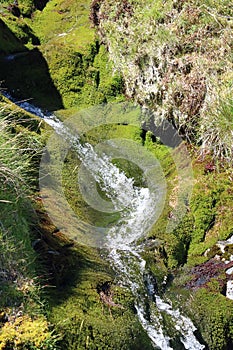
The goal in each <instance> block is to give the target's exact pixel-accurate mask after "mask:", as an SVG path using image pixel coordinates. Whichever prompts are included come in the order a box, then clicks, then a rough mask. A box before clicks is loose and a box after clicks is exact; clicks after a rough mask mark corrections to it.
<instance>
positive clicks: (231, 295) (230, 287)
mask: <svg viewBox="0 0 233 350" xmlns="http://www.w3.org/2000/svg"><path fill="white" fill-rule="evenodd" d="M226 297H227V298H228V299H231V300H233V281H227V291H226Z"/></svg>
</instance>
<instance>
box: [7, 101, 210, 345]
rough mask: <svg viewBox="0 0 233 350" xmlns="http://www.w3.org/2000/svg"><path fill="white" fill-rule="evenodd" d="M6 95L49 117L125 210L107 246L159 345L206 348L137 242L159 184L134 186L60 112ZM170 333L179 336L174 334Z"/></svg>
mask: <svg viewBox="0 0 233 350" xmlns="http://www.w3.org/2000/svg"><path fill="white" fill-rule="evenodd" d="M4 95H5V96H6V97H7V98H9V99H10V100H12V101H13V102H14V103H16V104H17V105H19V106H20V107H21V108H23V109H24V110H26V111H28V112H30V113H33V114H35V115H37V116H39V117H40V118H42V119H43V120H45V122H46V123H47V124H49V125H50V126H51V127H52V128H53V129H54V130H55V132H56V133H57V134H58V135H60V136H61V137H62V138H63V139H64V140H65V141H66V142H67V143H68V144H69V145H70V147H71V148H72V149H73V150H74V151H75V152H76V153H77V155H78V157H79V159H80V161H81V162H82V164H84V165H85V168H86V169H87V170H88V172H89V173H90V174H91V175H92V177H93V178H94V180H95V182H96V183H98V184H99V186H100V188H101V190H102V191H104V192H105V194H106V196H107V197H108V198H109V199H110V200H111V202H112V204H113V206H114V208H115V209H116V210H118V211H119V212H120V218H119V220H118V222H117V224H115V225H113V226H112V227H111V228H110V229H109V230H108V232H107V236H106V239H105V243H104V247H105V250H106V251H107V252H108V254H107V255H108V257H107V259H108V260H109V262H110V264H111V265H112V267H113V269H114V270H115V271H116V274H117V276H118V280H119V283H120V284H121V285H122V286H124V287H126V288H129V289H130V290H131V292H132V294H133V295H134V298H135V309H136V310H137V315H138V319H139V321H140V323H141V325H142V327H143V329H144V330H145V331H146V332H147V334H148V336H149V338H150V339H151V342H152V344H153V346H154V348H155V349H162V350H171V349H174V350H176V349H189V350H201V349H204V348H205V346H204V345H202V344H200V342H199V340H198V339H197V337H196V335H195V331H196V327H195V326H194V324H193V323H192V321H191V320H190V319H189V318H188V317H186V316H184V315H182V313H181V312H180V311H179V310H178V309H173V306H172V304H171V303H170V302H167V301H165V300H163V299H162V298H161V297H160V296H159V295H157V294H156V288H155V284H156V283H155V280H154V278H153V277H152V276H150V274H149V273H148V272H147V269H146V262H145V260H144V259H143V258H142V256H141V252H142V250H143V245H140V244H138V240H139V238H140V237H141V236H142V235H143V234H144V233H145V232H148V229H149V228H150V226H151V221H153V217H152V216H153V215H154V214H153V213H154V212H155V211H156V205H157V202H158V196H159V193H160V191H159V188H157V189H156V191H154V187H153V186H155V184H153V185H151V187H150V186H148V187H142V188H140V187H137V186H135V184H134V179H132V178H127V176H126V175H125V174H124V172H122V171H120V170H119V168H117V167H116V166H115V165H114V164H113V163H112V162H111V158H110V157H109V156H108V155H106V154H104V153H103V154H99V153H97V152H96V151H95V149H94V147H93V146H92V145H91V144H89V143H81V142H80V139H79V136H78V135H77V134H73V132H72V131H71V130H69V128H68V127H67V125H65V124H64V123H62V122H61V121H60V120H59V119H58V118H57V117H56V116H55V115H53V114H52V113H46V112H44V111H42V110H41V109H40V108H37V107H35V106H33V105H32V104H30V103H29V102H25V101H24V102H19V103H17V102H16V101H15V100H14V99H12V98H11V96H10V95H8V94H4ZM167 327H169V331H168V332H167V329H166V328H167ZM168 333H169V335H168ZM171 334H174V338H173V337H172V336H171Z"/></svg>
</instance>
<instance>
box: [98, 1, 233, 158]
mask: <svg viewBox="0 0 233 350" xmlns="http://www.w3.org/2000/svg"><path fill="white" fill-rule="evenodd" d="M232 18H233V8H232V4H231V3H230V1H221V2H219V3H217V2H216V1H215V0H207V1H198V0H189V1H183V0H178V1H173V0H170V1H165V2H164V1H156V3H155V2H153V1H145V2H144V5H143V7H142V6H141V2H140V1H134V0H129V1H128V0H127V1H123V2H122V1H101V0H100V1H98V0H94V1H92V12H91V19H92V22H93V24H94V25H95V26H96V27H97V29H98V32H99V34H100V37H101V39H102V40H103V42H104V43H105V44H106V46H107V48H108V51H109V55H110V58H111V60H112V62H113V63H114V67H115V69H117V70H118V71H119V72H120V73H121V74H123V77H124V81H125V88H126V94H127V95H128V96H129V97H130V98H133V99H134V100H136V101H137V102H138V103H140V104H141V105H143V106H146V107H149V108H150V109H152V110H153V111H154V113H153V118H151V122H152V123H155V124H158V123H159V121H160V120H161V118H166V119H168V120H169V121H171V122H172V123H174V125H175V126H176V128H177V129H178V130H180V132H181V133H182V134H183V135H184V136H185V138H186V139H187V140H189V141H191V142H195V143H197V144H198V145H201V151H202V152H203V153H205V152H210V153H211V154H212V155H213V157H214V158H215V159H217V158H219V157H220V158H222V159H226V160H227V161H232V118H233V114H232V111H233V102H232V79H233V77H232V68H233V67H232V47H233V37H232V27H233V20H232Z"/></svg>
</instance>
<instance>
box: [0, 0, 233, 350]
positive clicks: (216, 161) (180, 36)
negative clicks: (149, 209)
mask: <svg viewBox="0 0 233 350" xmlns="http://www.w3.org/2000/svg"><path fill="white" fill-rule="evenodd" d="M141 4H142V2H141V1H138V0H124V1H118V0H117V1H112V0H108V1H105V0H103V1H100V0H93V1H92V4H91V9H90V2H89V1H84V0H82V1H78V2H77V1H75V0H57V1H55V0H50V1H46V0H40V1H39V0H35V1H33V0H18V5H13V4H12V2H11V1H7V0H1V1H0V12H1V15H2V16H1V20H0V29H1V30H0V61H1V62H0V63H1V65H0V73H1V81H2V85H3V86H5V87H6V88H9V90H10V91H11V92H12V94H14V96H15V97H16V98H21V99H22V98H26V99H28V98H30V99H31V98H32V99H33V100H32V101H33V103H35V104H37V105H39V106H41V107H44V108H46V109H49V110H57V109H62V108H64V107H65V108H69V109H66V110H65V111H60V112H58V115H59V117H61V118H64V119H65V118H66V117H69V116H70V115H72V114H74V113H76V112H77V111H79V110H80V109H82V108H85V107H87V106H93V105H96V104H106V103H108V102H119V101H123V100H125V98H131V99H134V100H135V101H137V102H138V103H139V104H140V105H142V106H143V107H144V108H147V109H150V110H151V111H152V113H150V117H148V118H147V115H145V120H144V124H145V126H148V128H149V127H151V126H152V127H153V130H157V126H158V124H159V122H160V120H161V119H163V118H166V119H167V120H168V121H170V122H171V123H172V124H173V125H175V126H176V128H177V129H178V130H179V131H180V133H181V135H183V136H185V140H186V146H187V142H188V143H190V144H192V147H190V146H187V147H188V149H189V151H190V154H191V156H192V167H193V172H194V187H193V192H192V197H191V199H190V200H187V201H186V202H185V203H186V204H185V210H184V214H185V215H184V216H183V219H182V220H181V221H180V222H179V224H178V225H177V226H176V227H175V229H174V230H172V231H171V232H170V231H168V230H167V225H168V222H169V220H170V219H171V218H172V217H173V216H175V215H176V213H177V212H176V204H177V203H178V196H177V192H179V181H178V175H179V174H178V172H177V169H176V164H175V162H174V159H173V153H172V149H171V148H170V147H168V146H164V145H163V144H162V141H161V140H160V139H159V138H158V137H155V136H154V135H153V134H152V132H150V131H147V132H146V131H145V130H140V129H138V128H136V127H133V126H132V125H115V124H110V120H108V121H107V122H108V123H109V124H107V125H101V126H99V127H95V128H92V130H89V132H87V133H86V135H84V136H83V137H84V138H85V140H86V141H88V142H90V143H92V144H93V145H95V144H97V143H99V142H100V141H101V142H104V141H105V140H107V139H113V138H125V139H130V140H133V141H134V142H136V143H137V144H140V145H143V146H144V149H146V150H147V151H148V152H150V153H151V154H153V155H154V156H155V157H156V158H157V159H158V161H159V162H160V164H161V166H162V169H163V173H164V176H165V179H166V183H167V197H166V200H165V206H164V209H163V212H162V214H161V216H160V218H159V220H158V221H157V222H156V223H155V225H154V226H153V228H152V229H151V231H150V233H149V235H148V237H147V238H146V239H145V240H144V241H143V239H144V238H143V239H142V241H143V244H145V251H144V252H143V256H144V258H145V260H146V262H147V268H148V270H149V271H150V272H151V273H152V275H154V276H155V278H156V281H157V284H158V292H159V293H160V294H163V296H164V298H166V297H167V298H168V299H169V300H172V302H173V303H174V305H177V307H181V308H183V311H184V313H187V314H189V315H190V317H191V318H192V319H193V321H194V322H195V324H196V325H197V327H198V331H199V333H200V334H201V336H202V338H203V340H204V342H205V343H206V344H207V345H208V347H209V349H211V350H212V349H213V350H215V349H219V350H225V349H230V348H232V346H233V345H232V339H233V333H232V332H233V324H232V317H231V315H232V311H233V310H232V301H231V300H228V299H227V298H226V296H225V293H226V291H225V289H226V281H227V276H226V274H225V271H221V273H219V275H218V276H214V277H213V276H212V277H211V278H209V279H208V281H207V282H206V284H205V285H204V286H203V285H202V286H201V288H199V287H198V288H189V287H188V286H189V284H188V282H190V280H191V279H192V278H193V269H194V268H195V267H197V266H202V265H200V264H203V263H206V262H209V261H211V259H214V261H216V258H215V257H216V255H217V257H218V259H220V262H222V263H224V259H225V260H228V259H230V258H231V256H232V251H233V250H232V245H228V246H227V248H226V250H225V252H224V253H222V252H221V250H220V248H219V247H218V246H217V245H216V243H217V242H218V241H219V240H225V239H228V238H229V237H231V236H232V234H233V221H232V209H233V193H232V181H233V175H232V169H231V168H230V167H229V166H228V165H231V163H232V150H233V147H232V135H233V134H232V133H233V126H232V121H233V104H232V77H233V76H232V26H233V20H232V18H233V13H232V6H231V5H230V2H229V0H224V1H218V2H217V1H215V0H205V1H198V0H189V1H183V0H178V1H173V0H168V1H165V2H164V1H151V0H147V1H146V2H145V3H144V6H143V7H142V6H141ZM89 15H90V18H91V20H92V23H93V25H95V26H96V27H97V29H98V32H99V37H98V36H97V35H96V32H95V29H94V28H92V27H91V25H90V21H89V19H88V17H89ZM12 54H13V55H15V56H9V55H12ZM71 107H72V108H71ZM151 115H152V117H151ZM112 122H113V123H114V122H115V120H113V121H112ZM49 133H50V130H49V128H48V127H46V126H45V125H44V124H43V123H41V121H40V120H38V119H37V118H35V117H33V118H32V116H31V115H29V114H25V112H23V111H22V110H20V109H18V108H15V107H14V106H13V105H12V104H10V103H9V101H7V100H6V99H4V98H1V101H0V150H1V152H0V213H1V214H0V251H1V257H0V289H1V290H0V293H1V300H0V326H1V328H0V349H2V350H6V349H53V350H56V349H61V348H67V349H70V350H72V349H77V348H78V349H87V348H88V349H93V350H94V349H116V350H118V349H125V350H128V349H134V350H135V349H140V350H141V349H147V350H149V349H152V345H151V343H150V340H149V338H148V336H147V335H146V333H145V332H144V331H143V329H142V327H141V326H140V324H139V321H138V319H137V316H136V313H135V309H134V305H133V296H132V295H131V293H130V292H129V291H127V290H125V289H124V288H122V287H120V286H118V285H116V284H115V275H114V273H113V271H112V270H111V268H110V267H109V266H108V265H109V264H108V263H107V262H106V261H105V260H104V259H102V258H101V257H100V254H99V252H98V251H97V250H96V249H92V248H87V247H84V246H81V245H79V244H77V243H76V242H74V241H72V240H71V239H70V237H72V232H73V231H72V227H71V225H69V226H68V228H67V230H68V231H69V232H68V233H69V234H70V236H69V237H68V236H66V235H65V234H64V233H62V232H60V231H58V229H57V228H56V227H55V226H54V225H53V223H51V221H50V220H49V218H48V215H47V213H46V212H45V209H44V208H43V207H42V206H41V203H40V194H38V193H37V191H38V167H39V162H40V157H41V152H42V148H43V145H44V143H45V141H46V140H47V137H48V135H49ZM54 147H56V145H54ZM185 161H186V159H184V160H183V163H182V165H184V164H185ZM113 162H114V163H115V164H117V166H118V167H119V168H120V169H121V170H123V171H124V172H125V173H126V174H127V175H128V176H129V177H134V178H135V181H136V183H137V185H142V184H143V181H144V180H143V179H142V171H141V170H140V169H139V168H138V167H137V166H136V165H135V164H133V163H132V162H130V161H127V160H122V159H115V160H113ZM79 165H80V162H79V160H78V159H77V157H76V155H75V154H74V152H71V151H70V152H68V154H67V156H66V159H65V162H64V167H63V170H62V177H63V186H64V193H65V196H66V198H67V200H68V202H69V204H70V206H71V207H72V209H73V210H74V211H75V213H76V214H78V215H79V216H81V217H82V218H83V219H85V220H87V222H89V223H94V224H96V225H99V226H101V225H103V226H108V225H111V224H112V222H115V220H117V218H118V217H117V215H115V216H114V215H104V214H102V213H101V214H100V213H99V212H98V211H95V210H94V209H91V208H90V207H89V206H88V205H87V204H86V203H85V201H84V200H83V199H82V198H81V194H80V190H79V188H78V186H77V179H76V173H77V169H78V166H79ZM98 191H99V194H100V195H101V196H102V197H103V198H104V199H106V198H105V197H104V194H103V193H101V190H100V189H98ZM35 196H36V197H37V201H35V200H34V199H33V198H35ZM54 200H56V198H54ZM177 214H178V213H177ZM164 276H168V282H167V283H165V282H164ZM169 277H170V278H169ZM106 283H107V284H108V285H110V289H111V293H112V294H111V296H112V298H113V302H114V303H115V304H116V305H115V306H112V307H109V305H108V304H107V303H106V302H103V300H101V298H100V291H101V290H102V289H101V288H105V286H106ZM177 295H178V298H177Z"/></svg>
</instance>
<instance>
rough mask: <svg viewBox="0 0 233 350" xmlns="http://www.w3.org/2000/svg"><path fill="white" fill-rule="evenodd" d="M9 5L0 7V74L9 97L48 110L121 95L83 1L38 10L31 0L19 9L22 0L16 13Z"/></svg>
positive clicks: (120, 85) (118, 80) (118, 81)
mask: <svg viewBox="0 0 233 350" xmlns="http://www.w3.org/2000/svg"><path fill="white" fill-rule="evenodd" d="M9 4H10V2H9V1H4V2H2V3H1V7H0V9H1V11H2V14H3V16H2V19H1V27H2V36H1V37H0V54H1V57H0V59H1V70H0V79H1V82H2V84H3V86H4V84H5V86H6V87H7V88H8V89H9V90H10V91H11V93H13V94H14V95H15V97H17V98H20V99H22V98H26V99H31V101H33V102H34V103H35V104H37V105H39V106H41V107H43V108H45V109H49V110H55V109H61V108H63V107H65V108H67V107H72V106H88V105H95V104H98V103H103V102H108V101H113V100H122V99H123V95H122V93H123V82H122V78H121V76H120V75H119V74H118V73H113V66H112V64H111V63H110V62H109V60H108V57H107V52H106V49H105V48H104V46H102V45H100V43H99V41H98V38H97V37H96V35H95V31H94V29H93V28H91V24H90V21H89V18H88V16H89V6H90V3H89V1H84V0H83V1H81V2H78V3H77V2H76V1H72V0H69V1H63V0H60V1H49V2H48V3H47V5H46V6H45V8H43V9H42V11H40V10H38V9H37V8H36V2H33V1H31V2H30V4H31V5H30V7H29V8H30V9H31V10H30V13H29V14H28V13H27V14H25V12H26V10H22V8H25V7H27V6H28V2H27V1H23V0H22V1H19V5H18V8H19V9H21V13H20V16H16V14H14V13H12V11H11V10H10V8H9V6H10V5H9ZM33 4H34V5H33ZM19 53H25V54H22V55H19Z"/></svg>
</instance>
